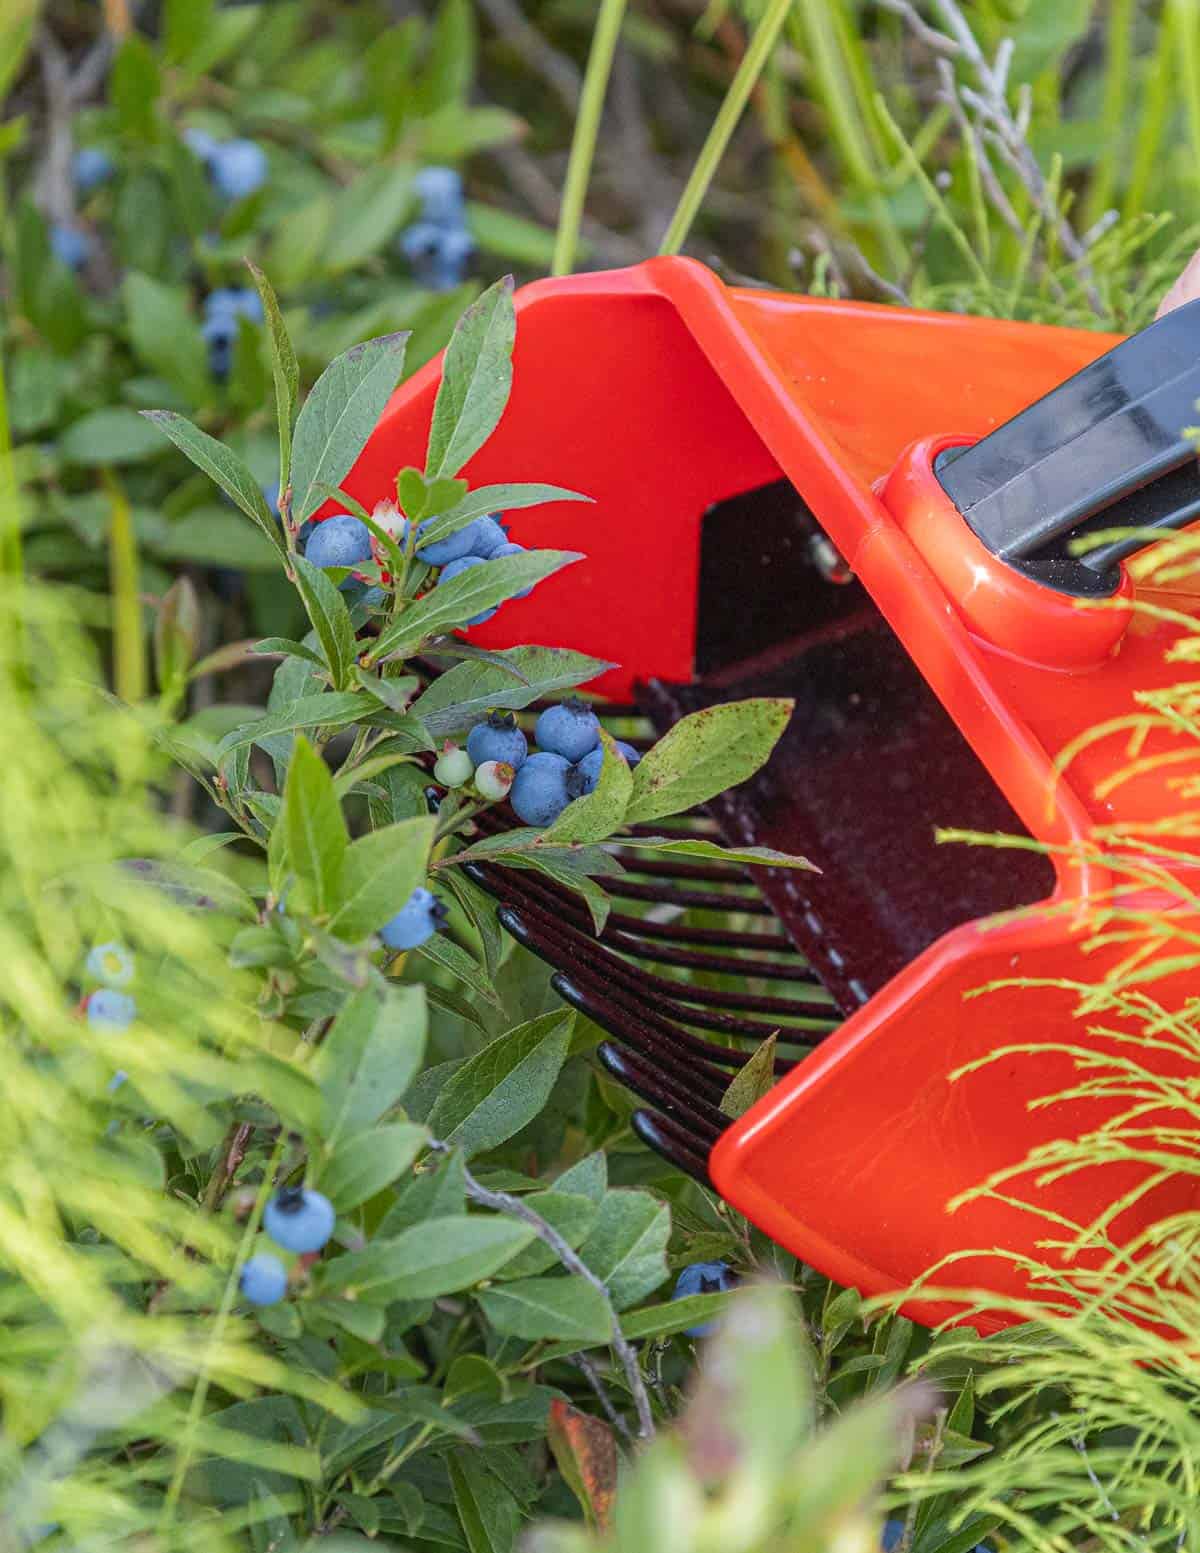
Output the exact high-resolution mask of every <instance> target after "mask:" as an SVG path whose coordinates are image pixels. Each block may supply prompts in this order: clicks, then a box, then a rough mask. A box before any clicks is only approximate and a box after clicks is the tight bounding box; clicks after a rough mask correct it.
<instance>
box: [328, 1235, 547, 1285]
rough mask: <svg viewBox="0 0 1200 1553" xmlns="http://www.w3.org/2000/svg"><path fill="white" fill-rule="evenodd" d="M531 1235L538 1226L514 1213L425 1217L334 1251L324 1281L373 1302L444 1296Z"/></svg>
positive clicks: (499, 1263) (495, 1266) (493, 1268)
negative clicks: (360, 1246) (358, 1246)
mask: <svg viewBox="0 0 1200 1553" xmlns="http://www.w3.org/2000/svg"><path fill="white" fill-rule="evenodd" d="M532 1239H533V1231H532V1230H531V1229H529V1228H528V1227H527V1226H526V1225H524V1224H518V1223H516V1222H515V1221H514V1220H512V1219H501V1218H483V1217H473V1216H471V1215H468V1214H456V1215H454V1216H452V1217H450V1218H434V1219H425V1220H423V1221H422V1222H421V1223H419V1224H414V1225H413V1226H412V1228H411V1229H406V1230H403V1231H402V1232H401V1233H400V1234H399V1235H397V1236H396V1237H395V1238H394V1239H392V1240H374V1241H372V1243H371V1244H370V1245H369V1246H368V1247H367V1249H366V1250H365V1251H352V1252H350V1253H349V1254H348V1255H345V1256H339V1257H335V1258H334V1260H333V1261H331V1262H329V1263H328V1264H327V1265H326V1267H325V1268H324V1269H323V1274H322V1287H323V1289H324V1291H325V1292H331V1291H332V1290H335V1289H345V1290H347V1291H349V1290H353V1291H354V1293H355V1295H356V1297H357V1298H358V1299H365V1300H369V1301H370V1302H371V1303H373V1304H384V1305H388V1304H391V1302H392V1301H393V1300H433V1299H440V1298H441V1296H442V1295H444V1294H455V1293H457V1292H458V1291H459V1290H460V1289H467V1288H470V1286H471V1285H472V1284H474V1283H478V1282H479V1280H480V1279H481V1278H490V1277H491V1276H492V1274H493V1273H495V1272H498V1271H499V1269H500V1268H501V1267H503V1266H504V1264H505V1262H507V1261H509V1260H510V1259H511V1258H512V1257H514V1256H516V1254H517V1252H518V1251H522V1250H524V1248H525V1247H526V1246H527V1245H528V1244H529V1242H530V1241H531V1240H532Z"/></svg>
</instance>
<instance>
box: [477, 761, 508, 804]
mask: <svg viewBox="0 0 1200 1553" xmlns="http://www.w3.org/2000/svg"><path fill="white" fill-rule="evenodd" d="M516 776H517V773H516V772H515V771H514V770H513V768H512V767H511V766H510V765H509V763H508V761H506V760H485V761H484V762H483V764H482V765H481V766H477V767H476V768H475V790H476V792H477V793H478V794H479V796H480V797H481V798H486V799H488V800H489V802H493V803H494V802H495V801H496V800H497V799H499V798H507V797H508V795H509V793H510V792H511V791H512V785H513V783H514V781H515V780H516Z"/></svg>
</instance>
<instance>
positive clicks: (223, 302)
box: [204, 286, 264, 324]
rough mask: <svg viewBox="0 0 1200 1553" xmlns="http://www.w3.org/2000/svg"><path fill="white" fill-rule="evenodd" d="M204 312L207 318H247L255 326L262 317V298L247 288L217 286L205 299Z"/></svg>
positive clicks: (260, 321)
mask: <svg viewBox="0 0 1200 1553" xmlns="http://www.w3.org/2000/svg"><path fill="white" fill-rule="evenodd" d="M204 312H205V314H206V316H207V317H209V318H220V317H229V318H249V319H250V320H251V321H252V322H253V323H256V324H260V323H262V321H263V316H264V315H263V305H262V298H261V297H260V296H259V294H258V292H257V291H252V290H251V289H250V287H249V286H218V287H217V289H216V290H215V291H210V292H209V294H208V295H207V296H206V297H205V299H204Z"/></svg>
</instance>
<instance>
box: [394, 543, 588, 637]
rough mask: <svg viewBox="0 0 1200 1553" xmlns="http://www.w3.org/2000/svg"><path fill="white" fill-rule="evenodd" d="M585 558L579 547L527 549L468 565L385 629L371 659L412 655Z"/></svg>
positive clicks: (419, 600)
mask: <svg viewBox="0 0 1200 1553" xmlns="http://www.w3.org/2000/svg"><path fill="white" fill-rule="evenodd" d="M583 559H584V558H583V556H582V555H581V554H580V553H579V552H578V551H575V550H526V551H524V552H523V553H522V554H520V555H505V556H501V557H500V558H499V560H495V561H485V562H484V563H483V565H482V566H472V567H468V569H467V570H466V571H464V572H460V573H459V574H458V576H457V577H452V578H451V579H450V581H449V582H445V583H439V584H438V586H437V587H436V588H433V589H431V590H430V591H429V592H428V593H427V594H426V595H425V596H424V598H422V599H418V600H417V602H416V603H415V604H413V605H412V606H411V607H410V608H408V609H406V610H405V611H404V613H403V614H402V615H401V616H400V618H399V620H397V621H395V622H394V623H393V624H392V625H390V626H389V627H388V628H387V630H385V631H383V632H381V634H380V636H379V638H378V640H377V641H376V642H375V644H374V646H373V647H372V648H371V651H370V659H371V662H378V661H379V659H380V658H384V657H387V656H389V655H391V654H399V655H400V656H401V657H410V656H411V655H412V653H413V652H414V651H415V650H416V649H417V648H418V647H419V646H420V645H421V644H422V642H424V641H425V640H426V638H427V637H432V636H440V635H441V634H442V633H443V632H445V631H448V630H450V629H452V628H453V627H454V626H459V625H462V624H463V623H464V621H467V620H470V619H472V618H473V617H474V616H475V615H478V614H481V613H482V612H483V611H484V610H485V609H491V608H492V607H493V606H495V605H498V604H503V603H504V601H505V600H506V599H510V598H512V597H513V595H514V594H516V593H519V592H520V591H521V589H522V588H528V587H532V586H533V584H534V583H538V582H541V581H542V579H543V578H544V577H549V576H550V575H551V574H552V573H554V572H557V571H561V569H562V568H563V567H564V566H570V565H571V564H572V563H573V562H575V561H582V560H583Z"/></svg>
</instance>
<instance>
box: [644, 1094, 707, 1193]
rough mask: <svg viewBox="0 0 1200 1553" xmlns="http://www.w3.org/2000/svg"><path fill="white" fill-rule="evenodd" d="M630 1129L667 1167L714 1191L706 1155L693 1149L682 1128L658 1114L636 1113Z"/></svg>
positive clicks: (656, 1112)
mask: <svg viewBox="0 0 1200 1553" xmlns="http://www.w3.org/2000/svg"><path fill="white" fill-rule="evenodd" d="M630 1126H631V1127H632V1128H633V1130H634V1132H635V1133H636V1134H637V1136H638V1137H639V1138H640V1139H641V1140H642V1142H643V1143H645V1144H647V1145H648V1146H649V1147H650V1148H652V1149H653V1150H654V1152H655V1153H656V1154H661V1155H662V1157H663V1158H664V1159H665V1160H666V1161H667V1163H668V1164H669V1165H674V1166H675V1168H676V1170H682V1171H683V1173H684V1174H685V1175H689V1176H691V1177H692V1179H693V1180H695V1181H699V1183H700V1185H701V1186H706V1187H708V1189H709V1191H710V1192H713V1191H716V1188H715V1187H714V1186H713V1182H712V1177H711V1176H710V1175H709V1173H708V1153H707V1151H703V1152H702V1151H700V1150H699V1149H697V1148H696V1146H695V1144H694V1143H693V1142H692V1140H691V1139H690V1138H689V1137H688V1136H687V1134H686V1133H685V1132H684V1131H683V1129H682V1128H678V1127H676V1126H675V1125H674V1124H673V1123H672V1121H671V1119H670V1117H669V1116H664V1115H663V1114H662V1112H660V1111H635V1112H634V1113H633V1115H632V1116H631V1117H630Z"/></svg>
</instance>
